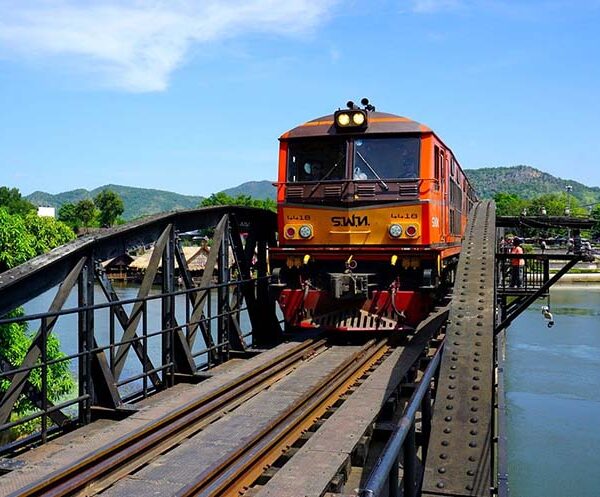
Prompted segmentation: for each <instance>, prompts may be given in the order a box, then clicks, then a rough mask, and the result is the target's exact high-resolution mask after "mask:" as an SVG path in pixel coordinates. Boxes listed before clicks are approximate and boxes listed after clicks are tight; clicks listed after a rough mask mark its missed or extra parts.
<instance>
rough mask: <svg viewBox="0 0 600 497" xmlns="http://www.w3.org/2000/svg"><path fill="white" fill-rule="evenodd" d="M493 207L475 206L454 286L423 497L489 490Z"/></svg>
mask: <svg viewBox="0 0 600 497" xmlns="http://www.w3.org/2000/svg"><path fill="white" fill-rule="evenodd" d="M494 237H495V207H494V204H493V203H492V202H480V203H478V204H476V206H475V207H474V209H473V210H472V211H471V215H470V217H469V225H468V231H467V233H466V235H465V240H464V242H463V248H462V252H461V255H460V260H459V263H458V270H457V280H456V283H455V286H454V296H453V301H452V305H451V309H450V315H449V322H448V325H447V328H446V344H445V347H444V352H443V357H442V362H441V366H440V372H439V385H438V391H437V394H436V402H435V409H434V415H433V423H432V430H431V438H430V441H429V448H428V451H427V461H426V466H425V477H424V482H423V487H422V489H423V494H422V495H423V496H428V497H429V496H453V497H461V496H480V497H489V496H490V495H491V490H490V489H491V487H492V484H493V482H492V454H493V450H492V439H493V418H492V412H493V388H494V244H495V240H494Z"/></svg>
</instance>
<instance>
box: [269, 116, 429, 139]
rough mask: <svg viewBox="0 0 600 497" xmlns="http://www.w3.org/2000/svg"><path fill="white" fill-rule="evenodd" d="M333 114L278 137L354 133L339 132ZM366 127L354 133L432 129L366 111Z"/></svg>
mask: <svg viewBox="0 0 600 497" xmlns="http://www.w3.org/2000/svg"><path fill="white" fill-rule="evenodd" d="M333 116H334V115H333V114H329V115H328V116H323V117H318V118H317V119H313V120H312V121H308V122H306V123H304V124H301V125H300V126H297V127H295V128H293V129H291V130H290V131H288V132H287V133H284V134H283V135H281V138H280V139H287V138H303V137H309V136H334V135H348V134H354V133H348V132H343V133H339V132H337V130H336V127H335V125H334V123H333ZM367 119H368V123H369V125H368V127H367V128H366V129H365V130H363V131H359V132H357V133H356V134H361V135H365V134H376V133H432V130H431V129H430V128H429V127H427V126H425V125H424V124H421V123H418V122H417V121H413V120H411V119H409V118H407V117H402V116H397V115H395V114H387V113H385V112H368V113H367Z"/></svg>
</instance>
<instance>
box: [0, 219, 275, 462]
mask: <svg viewBox="0 0 600 497" xmlns="http://www.w3.org/2000/svg"><path fill="white" fill-rule="evenodd" d="M198 228H202V229H203V230H205V232H208V233H212V241H211V246H212V250H210V252H209V254H208V256H207V260H206V264H205V270H204V273H203V274H202V276H201V277H200V278H199V280H197V279H195V278H192V274H191V272H190V271H189V269H188V266H187V261H186V258H185V256H184V252H183V249H182V246H181V240H180V237H179V233H181V232H183V231H189V230H192V229H198ZM242 229H244V230H245V232H246V234H245V235H244V236H243V235H242ZM274 232H275V215H274V214H273V213H270V212H267V211H261V210H257V209H244V208H239V207H219V208H208V209H198V210H195V211H183V212H181V213H171V214H166V215H161V216H157V217H154V218H151V219H149V220H147V221H142V222H138V223H136V224H134V225H132V226H124V227H119V228H116V229H114V230H111V231H109V232H107V233H106V234H103V235H101V236H96V237H93V238H90V237H88V238H86V239H79V240H76V241H75V242H72V243H71V244H69V245H67V246H64V247H62V248H60V249H57V250H56V251H54V252H51V253H50V254H48V255H45V256H40V257H39V258H36V259H33V260H32V261H30V262H28V263H26V264H24V265H23V266H19V267H17V268H14V269H12V270H9V271H6V272H4V273H2V274H0V331H2V332H3V333H1V334H0V337H9V338H8V340H9V341H10V337H11V333H14V335H15V336H17V335H18V334H19V333H20V335H21V337H24V336H26V335H28V336H29V337H30V340H29V343H28V340H27V339H25V340H23V341H22V343H23V345H22V347H21V348H22V349H23V350H20V349H19V348H18V347H17V348H16V351H15V348H14V347H10V346H9V345H10V344H2V343H0V452H2V449H1V447H2V446H4V445H6V444H7V443H11V444H12V445H10V449H11V450H14V449H15V448H16V447H17V446H23V445H26V444H28V443H30V442H32V441H39V440H41V441H42V442H44V441H45V440H46V439H47V438H48V436H49V435H51V434H53V433H54V432H56V431H61V430H64V429H68V428H70V427H71V426H73V425H79V424H85V423H89V422H90V421H91V420H92V419H94V418H96V417H106V416H110V417H119V416H124V415H126V414H127V413H130V412H131V410H132V407H131V405H132V403H133V402H134V401H136V400H138V399H140V398H143V397H145V396H147V395H149V394H151V393H152V392H155V391H158V390H162V389H165V388H168V387H170V386H172V385H174V384H175V383H178V382H198V381H201V380H202V379H203V378H205V377H206V373H203V370H206V369H209V368H210V367H212V366H213V365H215V364H219V363H221V362H223V361H224V360H226V359H227V358H228V357H229V356H230V354H233V353H235V354H238V355H240V354H242V355H243V354H249V353H250V354H251V353H253V352H252V351H251V350H249V346H250V345H252V346H254V347H264V346H265V345H267V344H269V343H273V342H276V341H277V340H278V339H279V334H280V332H281V328H280V324H279V322H278V319H277V316H276V314H275V305H274V302H273V300H272V299H271V298H270V296H269V292H268V286H269V277H268V270H267V268H268V266H267V250H268V246H269V244H271V243H273V239H274ZM148 243H151V244H152V245H153V247H154V248H153V251H152V254H151V256H150V260H149V262H148V266H147V268H146V271H145V273H144V275H143V279H142V281H141V284H140V285H139V287H138V289H137V296H136V297H135V298H131V299H123V298H121V297H122V296H121V295H119V292H118V291H117V290H115V288H114V287H113V285H112V282H111V280H110V279H109V278H108V276H107V274H106V273H105V272H104V269H103V266H102V264H101V262H102V261H104V260H107V259H109V258H110V257H114V256H115V255H118V254H123V253H125V252H126V251H127V250H128V249H130V248H131V247H132V246H139V245H140V244H146V245H147V244H148ZM157 282H159V284H160V289H159V288H157V285H156V283H157ZM178 287H179V289H178ZM53 288H57V290H56V294H55V296H54V297H53V299H52V303H51V305H50V306H49V309H48V311H47V312H43V313H37V314H30V315H25V313H24V310H23V308H22V307H19V306H21V305H23V304H27V305H28V306H29V304H28V303H31V302H32V301H33V300H34V299H35V298H36V297H38V296H40V295H42V294H43V293H44V292H46V291H48V290H51V289H53ZM45 298H47V296H46V297H45ZM36 330H37V332H36ZM31 331H34V333H31ZM55 336H59V337H60V338H61V339H62V342H63V344H62V345H63V351H64V352H63V353H57V350H56V349H57V348H58V344H57V341H56V340H55V338H54V337H55ZM69 374H70V375H71V376H72V378H73V379H74V380H75V384H76V392H75V391H72V389H70V388H69V384H72V381H69V380H68V377H69ZM61 378H62V379H63V380H64V379H65V378H67V380H65V381H64V383H61ZM50 394H51V395H50ZM24 432H27V433H32V432H33V434H32V435H30V436H28V437H27V438H25V439H24V440H19V441H18V442H14V439H15V438H16V437H17V436H19V437H20V436H21V434H22V433H24ZM13 442H14V443H13Z"/></svg>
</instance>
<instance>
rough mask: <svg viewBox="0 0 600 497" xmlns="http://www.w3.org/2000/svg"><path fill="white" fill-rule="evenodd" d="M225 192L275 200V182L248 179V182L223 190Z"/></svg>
mask: <svg viewBox="0 0 600 497" xmlns="http://www.w3.org/2000/svg"><path fill="white" fill-rule="evenodd" d="M223 193H226V194H227V195H230V196H232V197H237V196H238V195H250V196H251V197H254V198H260V199H266V198H272V199H273V200H275V187H274V186H273V182H272V181H268V180H262V181H248V182H247V183H242V184H241V185H238V186H234V187H233V188H228V189H227V190H223Z"/></svg>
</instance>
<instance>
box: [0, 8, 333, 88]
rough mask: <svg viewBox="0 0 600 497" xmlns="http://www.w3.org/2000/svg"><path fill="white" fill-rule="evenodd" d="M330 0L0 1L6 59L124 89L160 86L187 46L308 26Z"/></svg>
mask: <svg viewBox="0 0 600 497" xmlns="http://www.w3.org/2000/svg"><path fill="white" fill-rule="evenodd" d="M336 2H337V0H285V1H280V0H170V1H169V0H154V1H152V0H113V1H101V0H85V1H84V0H79V1H77V0H33V1H28V2H23V1H19V0H17V1H11V0H9V1H5V0H3V1H2V3H1V4H0V50H2V52H3V54H4V56H5V57H11V58H19V57H23V56H27V57H34V58H35V59H36V60H37V59H42V60H45V59H47V58H48V57H49V56H50V57H56V58H58V59H57V60H61V61H67V62H68V63H70V64H74V65H75V67H76V68H77V69H78V70H84V71H86V72H91V73H93V74H94V75H95V76H97V77H100V78H102V79H103V80H104V83H105V84H108V85H110V86H114V87H117V88H121V89H125V90H128V91H136V92H144V91H161V90H164V89H165V88H166V87H167V86H168V82H169V76H170V75H171V73H172V72H173V71H174V70H175V69H177V67H179V66H180V65H182V64H183V63H184V61H185V58H186V55H187V54H188V52H189V51H190V49H191V48H192V47H193V46H200V47H201V46H202V44H207V43H211V42H218V41H221V40H224V39H229V38H233V37H237V36H241V35H244V34H246V33H250V32H253V33H266V34H275V35H279V36H290V35H297V34H300V33H304V32H306V31H309V30H311V29H313V28H315V27H316V26H318V25H319V24H320V23H322V22H323V21H324V19H325V18H326V16H327V14H328V12H329V11H330V9H331V7H332V6H333V5H334V4H335V3H336Z"/></svg>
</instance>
